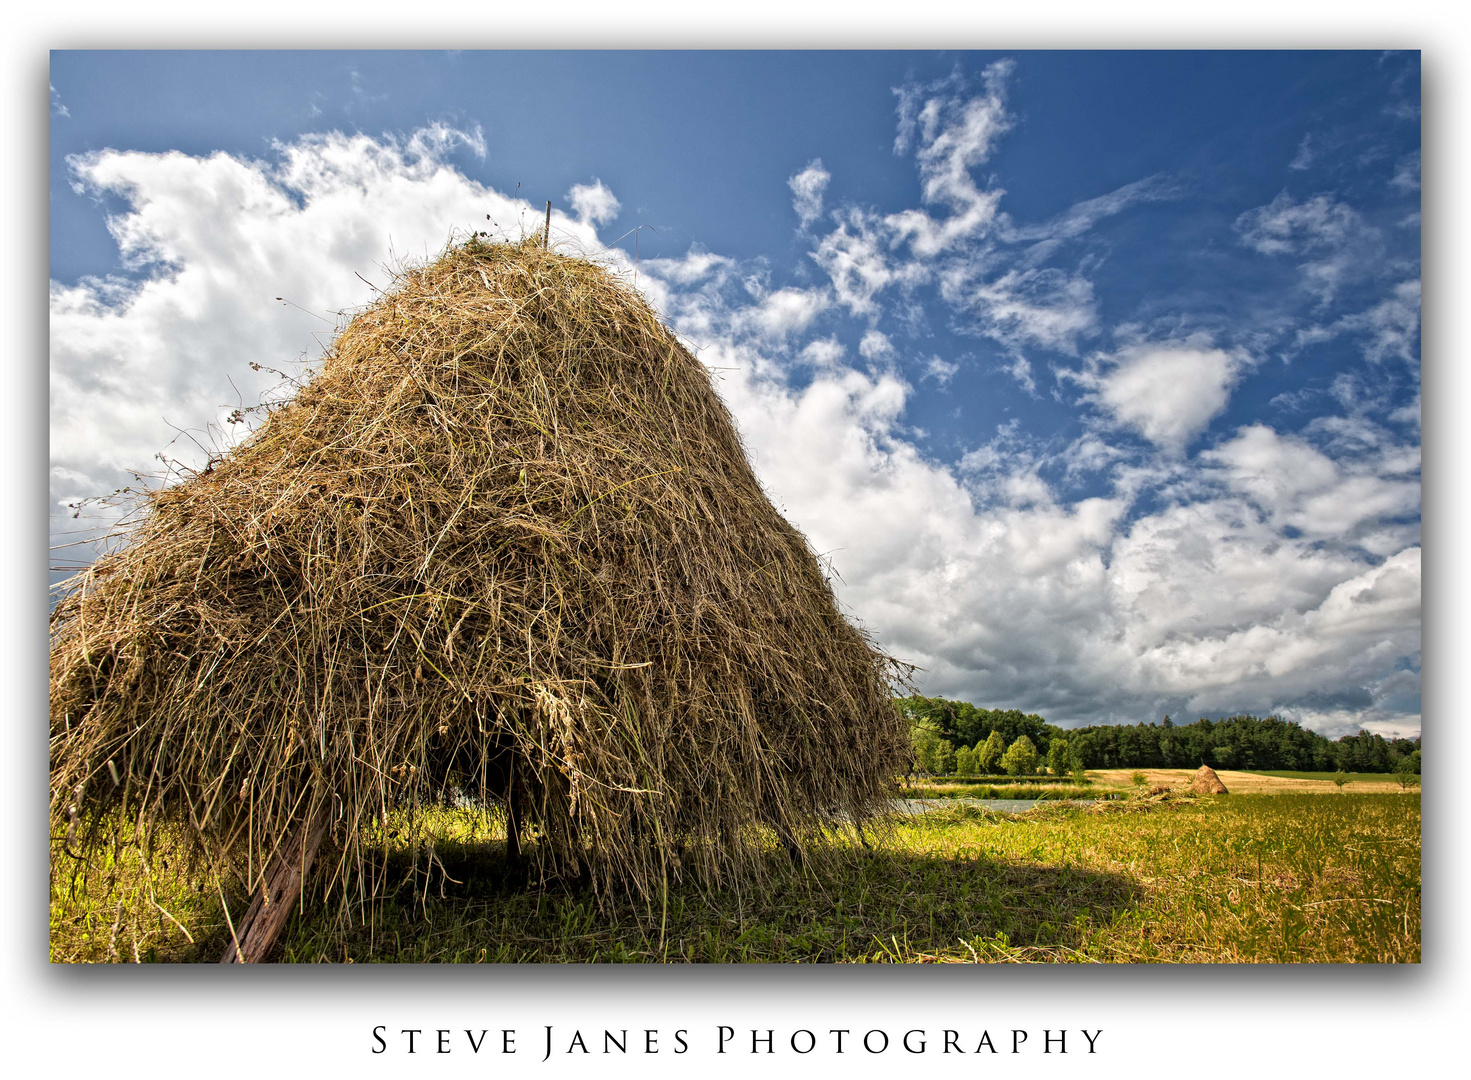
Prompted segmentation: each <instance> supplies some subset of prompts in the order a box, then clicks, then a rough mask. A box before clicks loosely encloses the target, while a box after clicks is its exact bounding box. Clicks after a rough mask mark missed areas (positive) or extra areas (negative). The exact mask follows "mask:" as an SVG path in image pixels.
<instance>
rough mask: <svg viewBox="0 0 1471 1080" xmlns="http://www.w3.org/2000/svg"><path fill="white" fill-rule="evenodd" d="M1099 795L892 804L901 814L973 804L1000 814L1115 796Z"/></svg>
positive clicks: (935, 800)
mask: <svg viewBox="0 0 1471 1080" xmlns="http://www.w3.org/2000/svg"><path fill="white" fill-rule="evenodd" d="M1115 797H1116V796H1113V795H1101V796H1099V797H1098V798H1096V799H965V798H961V799H895V800H894V805H895V807H896V809H898V811H899V812H900V813H901V814H927V813H929V812H930V811H931V810H943V809H944V808H945V807H947V806H974V807H978V808H979V809H982V810H995V811H997V812H999V813H1002V814H1021V813H1025V812H1026V811H1028V810H1030V809H1032V807H1034V806H1038V805H1047V806H1087V805H1088V804H1089V803H1095V802H1099V801H1101V800H1103V799H1110V798H1115Z"/></svg>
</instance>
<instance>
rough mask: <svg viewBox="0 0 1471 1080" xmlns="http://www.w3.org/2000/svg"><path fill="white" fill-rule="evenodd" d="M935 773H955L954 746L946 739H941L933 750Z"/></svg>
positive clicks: (949, 774) (937, 774)
mask: <svg viewBox="0 0 1471 1080" xmlns="http://www.w3.org/2000/svg"><path fill="white" fill-rule="evenodd" d="M935 775H936V776H954V775H955V747H954V746H952V745H950V742H949V741H948V740H946V739H941V740H940V745H939V747H938V748H937V749H936V750H935Z"/></svg>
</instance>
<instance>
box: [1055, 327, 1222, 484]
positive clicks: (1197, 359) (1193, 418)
mask: <svg viewBox="0 0 1471 1080" xmlns="http://www.w3.org/2000/svg"><path fill="white" fill-rule="evenodd" d="M1245 364H1246V359H1245V357H1243V356H1242V355H1241V354H1239V353H1233V352H1228V351H1226V350H1224V349H1218V348H1211V347H1209V346H1208V345H1206V344H1204V343H1202V342H1198V341H1183V342H1169V341H1167V342H1148V343H1140V344H1134V345H1128V346H1125V347H1124V348H1122V349H1120V350H1119V351H1118V352H1116V353H1114V354H1112V355H1100V356H1094V357H1090V358H1089V361H1088V363H1087V365H1086V366H1085V367H1084V368H1083V369H1082V370H1080V371H1068V372H1063V373H1061V374H1062V375H1063V377H1064V378H1067V379H1070V380H1072V381H1074V382H1076V383H1077V384H1078V385H1080V386H1083V387H1085V388H1086V389H1087V390H1088V393H1087V394H1086V395H1085V400H1087V401H1091V402H1093V403H1094V404H1095V405H1097V406H1098V408H1099V409H1100V410H1101V411H1102V412H1103V413H1104V414H1105V415H1106V416H1107V417H1108V418H1109V419H1110V420H1112V422H1113V423H1115V424H1117V425H1119V426H1122V427H1126V428H1131V429H1133V430H1135V431H1137V432H1138V433H1139V434H1141V435H1143V436H1144V437H1145V438H1146V439H1148V440H1149V441H1150V442H1152V443H1154V444H1155V445H1156V446H1158V447H1159V448H1160V449H1161V450H1164V451H1166V452H1168V453H1170V454H1173V455H1176V456H1178V455H1179V454H1181V453H1182V452H1183V451H1184V449H1185V447H1186V446H1187V445H1188V444H1189V443H1190V441H1191V440H1192V439H1194V438H1195V437H1196V436H1197V435H1199V434H1200V433H1201V432H1202V431H1204V430H1205V429H1206V426H1207V425H1208V424H1209V423H1210V422H1211V420H1213V419H1215V417H1217V416H1219V415H1220V414H1221V413H1222V412H1224V411H1225V409H1226V404H1227V402H1228V401H1229V400H1230V397H1231V387H1232V385H1233V384H1234V383H1235V382H1236V380H1237V378H1238V377H1239V375H1240V373H1241V371H1242V369H1243V367H1244V366H1245Z"/></svg>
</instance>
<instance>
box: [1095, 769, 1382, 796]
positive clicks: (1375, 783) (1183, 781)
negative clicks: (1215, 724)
mask: <svg viewBox="0 0 1471 1080" xmlns="http://www.w3.org/2000/svg"><path fill="white" fill-rule="evenodd" d="M1135 772H1142V773H1144V775H1145V778H1146V779H1145V783H1146V786H1148V787H1161V786H1163V787H1172V788H1179V789H1180V790H1181V791H1183V790H1184V789H1185V788H1187V787H1189V786H1190V781H1191V779H1192V778H1193V777H1194V776H1195V770H1194V769H1089V770H1088V776H1089V777H1090V778H1091V779H1093V780H1095V781H1097V782H1098V783H1099V784H1100V785H1103V786H1105V787H1111V788H1112V787H1117V788H1133V787H1134V782H1133V780H1132V779H1131V777H1132V776H1133V775H1134V773H1135ZM1216 775H1217V776H1219V777H1220V778H1221V782H1222V783H1223V784H1225V785H1226V790H1227V791H1230V792H1231V793H1232V794H1240V795H1293V794H1296V795H1314V794H1318V795H1324V794H1336V793H1337V792H1338V788H1337V786H1335V785H1334V783H1333V781H1331V780H1304V779H1297V778H1293V777H1286V776H1263V775H1261V774H1260V773H1249V772H1236V771H1233V770H1231V769H1217V770H1216ZM1343 790H1344V791H1346V792H1353V793H1354V794H1358V795H1372V794H1386V795H1387V794H1393V793H1395V792H1398V791H1400V785H1399V781H1398V780H1396V779H1395V778H1394V777H1393V776H1391V775H1389V774H1387V773H1386V774H1384V779H1383V780H1382V781H1380V780H1351V781H1350V782H1349V783H1347V784H1345V785H1344V788H1343Z"/></svg>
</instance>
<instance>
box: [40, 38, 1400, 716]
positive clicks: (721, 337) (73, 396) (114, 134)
mask: <svg viewBox="0 0 1471 1080" xmlns="http://www.w3.org/2000/svg"><path fill="white" fill-rule="evenodd" d="M50 80H51V86H52V93H51V144H50V154H51V159H50V213H51V231H50V236H51V245H50V246H51V267H50V275H51V316H52V317H51V360H52V365H51V431H52V454H51V457H52V461H51V465H52V469H51V495H52V503H53V516H52V533H53V543H67V542H70V541H71V540H74V539H77V538H78V537H79V536H82V537H85V535H86V534H84V533H78V532H77V531H76V530H78V529H82V528H85V527H89V526H90V527H97V526H98V525H100V524H104V523H105V520H106V518H105V514H104V513H103V512H102V511H100V510H98V509H96V508H87V509H85V510H84V511H83V516H82V517H81V518H73V517H72V516H71V512H70V511H69V510H68V509H67V506H68V504H70V503H71V502H73V501H75V500H76V499H79V498H84V497H86V496H91V495H98V494H103V493H105V492H107V491H111V490H112V489H114V488H116V487H120V486H122V485H124V484H128V483H131V482H132V478H131V475H130V473H129V470H130V469H136V470H140V471H145V472H146V471H151V470H154V469H157V468H158V467H159V463H158V461H157V460H156V459H155V458H154V455H155V454H156V453H158V452H160V451H163V452H165V453H166V454H167V455H169V456H172V457H175V458H178V459H180V460H181V461H183V463H184V464H186V465H188V464H191V463H195V462H196V460H197V458H198V456H199V454H198V451H197V450H195V449H194V448H193V447H192V445H191V440H190V439H188V438H185V439H176V438H175V436H176V429H177V428H190V429H194V437H195V438H197V439H198V440H199V441H201V442H208V441H209V439H211V438H213V439H214V440H215V441H216V443H217V444H219V443H227V442H228V441H229V440H230V439H232V438H237V437H239V432H238V431H237V430H235V429H234V428H232V426H231V425H230V424H228V423H227V422H226V421H225V419H224V418H225V417H226V415H227V414H228V413H229V412H230V410H231V409H233V408H234V407H235V406H236V405H237V404H238V403H239V402H240V401H241V400H242V399H244V400H246V401H249V400H253V399H254V398H255V397H256V396H258V395H259V394H261V393H262V392H266V391H268V390H269V382H268V381H267V380H266V377H265V376H264V375H263V374H261V373H258V372H255V371H254V370H253V369H251V368H250V367H249V364H250V362H252V361H255V362H258V363H264V364H269V365H272V366H281V365H282V364H289V363H290V362H291V361H292V360H294V359H295V358H297V357H300V356H303V355H305V356H306V358H307V359H308V360H310V358H311V357H312V356H313V355H315V353H316V351H317V350H319V349H320V347H321V343H322V341H323V339H324V337H325V336H330V330H331V325H332V323H333V322H334V321H335V320H336V319H337V316H336V315H335V314H334V313H335V312H338V311H341V310H344V309H350V308H351V307H352V306H353V305H357V304H361V303H364V302H366V300H367V299H368V297H369V295H370V290H369V287H368V286H367V285H366V284H364V283H363V282H362V281H361V280H359V279H358V278H357V274H362V275H363V277H365V278H367V279H368V280H370V281H373V282H375V283H377V284H382V283H384V282H385V281H386V280H387V279H388V276H389V274H388V271H387V270H386V269H385V267H386V266H389V265H391V264H392V261H393V260H394V259H396V258H404V257H413V256H415V255H418V256H423V255H424V254H425V253H432V252H433V251H435V250H437V249H439V248H440V247H442V246H443V244H444V242H445V241H446V239H447V238H448V237H449V235H450V233H451V231H452V230H455V229H459V230H469V229H474V228H481V227H486V216H487V215H490V218H491V219H492V221H494V223H495V225H496V226H497V227H499V228H501V229H503V230H504V231H505V232H507V233H508V234H510V235H516V234H517V233H518V231H519V229H520V228H522V227H523V223H524V227H526V228H528V229H529V228H531V227H534V226H535V224H536V223H537V222H538V220H539V214H540V210H541V207H542V206H543V205H544V202H545V200H548V199H550V200H551V201H552V202H553V205H554V213H555V219H554V233H553V237H554V241H555V242H557V243H558V244H559V245H561V246H563V247H564V249H566V250H575V251H581V252H583V253H585V254H588V255H589V256H591V257H595V258H600V259H603V260H605V261H608V262H609V263H610V264H611V265H613V266H614V267H615V268H617V269H618V270H619V271H620V272H623V273H625V274H626V275H627V276H628V278H629V280H630V281H635V280H636V283H637V285H638V287H639V288H641V289H643V290H644V291H645V293H646V294H647V295H648V296H649V298H650V300H651V301H652V302H654V303H655V304H656V306H658V308H659V309H660V311H661V312H662V313H663V314H664V315H665V317H666V318H667V319H669V320H670V322H671V324H672V325H673V326H674V327H675V329H676V330H677V331H678V332H679V333H680V334H681V335H682V336H683V338H684V339H685V340H686V341H687V342H688V343H689V344H690V345H691V347H692V348H694V349H695V350H696V351H697V354H698V355H699V356H700V357H701V358H702V359H703V360H704V361H705V362H706V363H707V364H709V365H710V367H711V368H712V369H713V370H715V371H716V372H717V375H718V385H719V386H720V388H721V392H722V393H723V395H724V396H725V398H726V400H727V402H728V403H729V404H730V406H731V408H732V411H733V413H734V414H735V416H736V419H737V422H738V423H739V424H740V426H741V429H742V432H743V435H744V437H745V439H746V442H747V445H748V448H749V450H750V452H751V456H752V459H753V463H754V464H755V465H756V468H757V471H758V474H759V475H760V476H761V478H762V480H763V482H764V483H765V484H766V485H767V487H768V489H769V491H770V492H771V494H772V497H773V499H774V500H775V501H776V502H777V503H778V505H779V506H781V507H782V508H783V509H784V510H785V512H786V513H787V514H788V516H789V517H791V518H792V520H793V521H794V522H795V523H796V524H797V525H798V526H799V527H801V528H802V529H803V530H804V531H805V532H806V533H807V534H808V536H809V537H810V538H811V540H812V542H813V544H814V546H815V547H816V548H817V550H818V551H820V552H822V553H824V555H825V556H826V557H827V558H828V559H829V560H830V561H831V564H832V566H833V569H834V570H835V572H836V573H837V574H838V575H839V576H840V581H839V583H838V589H839V594H840V597H841V599H842V601H843V603H844V604H845V605H846V606H847V608H848V610H849V612H850V614H851V615H852V616H853V617H854V618H855V619H857V620H858V621H860V622H862V623H863V624H864V625H865V626H867V627H868V628H869V629H870V630H872V631H873V633H874V634H875V636H876V637H877V639H878V640H879V641H880V642H882V643H883V644H884V645H885V647H887V648H888V649H890V650H891V651H892V652H893V653H894V654H895V655H897V656H899V657H901V658H903V659H907V660H910V661H912V662H914V663H917V664H918V665H919V666H920V667H921V669H922V670H921V671H920V672H919V674H918V676H917V681H918V683H919V686H920V688H921V689H922V690H923V691H925V692H927V693H932V694H944V695H946V696H953V697H963V698H967V699H969V700H972V701H975V702H977V703H978V704H983V705H994V706H1013V705H1014V706H1018V707H1022V708H1025V709H1029V710H1033V709H1034V710H1037V711H1040V712H1042V713H1043V715H1045V716H1047V717H1048V718H1049V719H1052V720H1055V721H1058V722H1062V723H1081V722H1096V721H1124V722H1132V721H1137V720H1157V719H1159V717H1160V716H1161V715H1163V714H1164V713H1166V712H1168V713H1170V714H1171V715H1172V716H1174V717H1175V718H1176V719H1177V720H1178V719H1186V720H1188V719H1193V718H1194V717H1195V716H1197V715H1210V716H1215V715H1221V714H1226V713H1231V712H1235V711H1253V712H1258V713H1261V712H1266V711H1278V712H1281V713H1283V714H1284V715H1287V716H1291V717H1294V718H1296V719H1299V720H1301V721H1302V722H1303V723H1305V724H1307V725H1309V726H1312V727H1315V728H1317V729H1318V730H1322V731H1325V732H1327V733H1329V734H1338V733H1342V732H1345V731H1352V730H1357V728H1358V727H1360V726H1367V727H1370V728H1371V729H1373V730H1379V731H1382V732H1384V733H1386V734H1387V733H1389V732H1391V731H1399V732H1401V733H1410V734H1413V733H1418V731H1419V727H1420V704H1419V666H1420V547H1419V545H1420V473H1419V468H1420V429H1419V419H1420V396H1419V385H1420V384H1419V375H1420V358H1419V300H1420V292H1419V281H1420V265H1419V252H1420V221H1419V210H1420V188H1419V179H1420V178H1419V155H1420V77H1419V58H1418V55H1417V54H1414V53H1399V54H1381V53H1377V52H1286V51H1279V52H1222V53H1172V52H1148V53H1127V52H1014V53H890V52H859V53H841V52H837V53H811V52H774V53H762V52H752V53H721V52H706V53H618V52H600V53H537V52H517V53H473V52H464V53H452V54H444V53H391V52H375V53H311V52H283V53H270V52H266V53H146V52H127V53H53V54H52V63H51V72H50ZM518 185H519V187H518ZM641 225H647V226H650V228H648V229H644V230H641V231H640V232H639V233H638V252H637V263H636V264H635V261H634V249H633V241H634V238H633V237H632V236H629V235H626V234H628V233H629V231H630V230H632V229H634V228H635V227H637V226H641ZM277 296H285V297H287V299H289V300H290V301H291V303H292V304H293V305H297V306H294V307H288V306H285V305H283V304H281V303H278V302H276V301H275V299H274V298H275V297H277ZM324 332H325V334H324ZM237 394H238V395H239V396H237ZM87 550H88V549H87V548H86V547H82V548H69V549H65V550H64V551H61V552H58V553H57V559H58V561H65V560H71V559H75V558H77V557H78V553H79V552H85V551H87Z"/></svg>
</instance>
